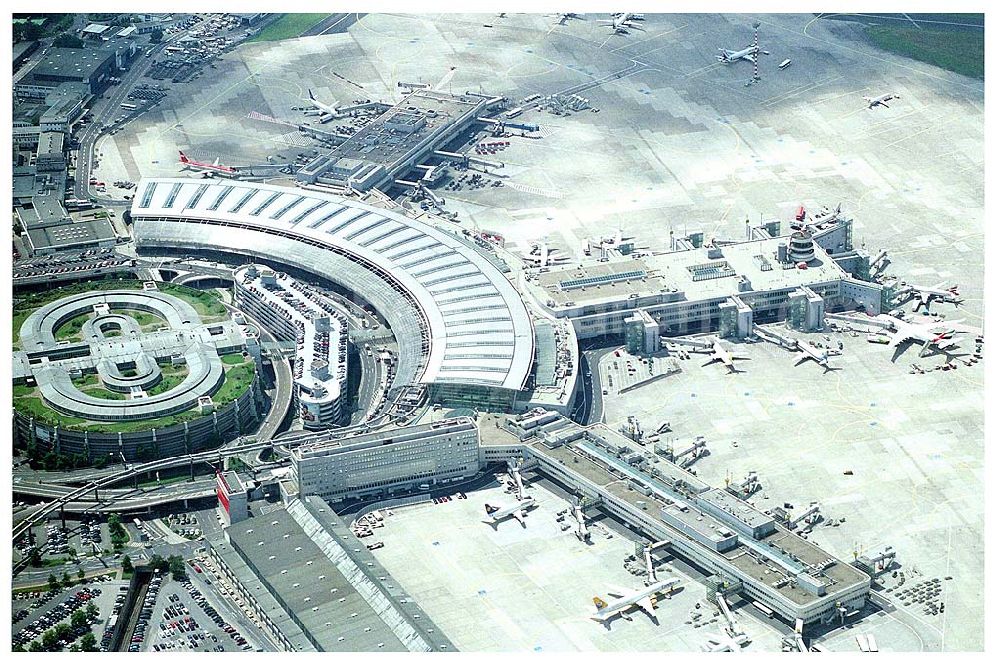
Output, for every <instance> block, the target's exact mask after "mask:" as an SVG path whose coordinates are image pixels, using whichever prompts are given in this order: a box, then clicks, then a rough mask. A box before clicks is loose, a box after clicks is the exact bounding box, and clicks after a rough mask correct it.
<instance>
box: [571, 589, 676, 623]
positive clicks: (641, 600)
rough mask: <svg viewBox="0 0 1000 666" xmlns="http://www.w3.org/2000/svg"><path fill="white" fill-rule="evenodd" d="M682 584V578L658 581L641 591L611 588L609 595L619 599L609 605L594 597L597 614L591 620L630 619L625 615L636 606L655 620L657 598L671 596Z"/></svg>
mask: <svg viewBox="0 0 1000 666" xmlns="http://www.w3.org/2000/svg"><path fill="white" fill-rule="evenodd" d="M680 582H681V579H680V578H668V579H667V580H658V581H656V582H655V583H652V584H650V585H647V586H646V587H644V588H642V589H639V590H632V589H629V588H626V587H617V586H615V587H611V588H610V589H609V591H608V594H610V595H611V596H614V597H617V598H616V599H615V600H614V601H612V602H610V603H608V602H607V601H605V600H604V599H601V598H600V597H594V606H596V607H597V612H596V613H593V614H592V615H591V616H590V619H591V620H594V621H596V622H608V621H610V620H613V619H614V618H615V617H617V616H618V615H621V616H622V617H623V618H625V619H630V618H628V617H627V616H626V615H624V613H625V612H626V611H629V610H631V609H632V608H633V607H634V606H638V607H639V608H641V609H642V610H644V611H646V612H647V613H649V615H650V616H651V617H653V618H655V617H656V598H657V597H659V596H660V595H669V594H671V593H672V592H673V591H674V590H675V589H676V585H677V584H678V583H680Z"/></svg>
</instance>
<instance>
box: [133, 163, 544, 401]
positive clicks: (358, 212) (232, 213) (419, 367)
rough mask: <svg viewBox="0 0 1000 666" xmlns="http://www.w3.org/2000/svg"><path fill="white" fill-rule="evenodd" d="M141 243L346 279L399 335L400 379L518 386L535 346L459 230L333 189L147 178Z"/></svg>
mask: <svg viewBox="0 0 1000 666" xmlns="http://www.w3.org/2000/svg"><path fill="white" fill-rule="evenodd" d="M131 214H132V218H133V219H134V220H136V224H135V231H136V239H137V241H138V243H139V245H140V247H141V246H143V245H147V246H174V247H188V248H192V247H202V248H206V249H217V250H221V251H228V252H236V253H241V254H251V255H253V256H255V257H257V258H258V259H263V258H270V259H272V260H274V261H275V262H280V263H283V264H285V265H291V266H296V267H299V268H302V269H304V270H307V271H309V272H311V273H313V274H316V275H319V276H322V277H324V278H326V279H328V280H331V281H333V282H336V283H339V284H341V285H343V286H345V287H348V288H351V289H354V290H355V291H357V292H358V293H359V294H361V295H362V296H364V297H365V298H366V300H368V301H369V302H371V303H372V304H373V305H374V306H375V307H376V308H378V309H379V310H380V312H381V313H382V314H383V315H384V316H385V317H386V318H387V319H388V321H389V322H390V324H391V325H392V327H393V330H394V331H395V332H396V336H397V339H398V340H399V343H400V366H399V370H398V375H397V376H398V378H399V380H400V381H419V382H423V383H435V382H439V383H440V382H444V383H456V384H471V385H484V386H493V387H498V388H505V389H511V390H520V389H521V388H523V387H524V385H525V382H526V380H527V377H528V373H529V372H530V370H531V365H532V361H533V356H534V338H533V334H532V326H531V320H530V318H529V316H528V312H527V310H526V308H525V306H524V303H523V302H522V300H521V296H520V294H519V293H518V292H517V290H516V289H515V288H514V286H513V285H512V284H511V283H510V282H509V281H508V280H507V278H506V277H505V276H504V275H503V273H501V272H500V270H499V269H498V268H496V266H494V265H493V264H492V263H491V262H490V261H489V260H488V259H487V258H486V257H485V256H483V255H482V254H480V253H479V252H478V251H477V250H476V249H475V248H474V247H473V246H471V245H470V244H467V243H466V242H465V241H463V240H461V239H460V238H459V237H457V236H454V235H452V234H449V233H448V232H446V231H444V230H442V229H439V228H437V227H435V226H433V225H430V224H426V223H424V222H421V221H419V220H415V219H413V218H410V217H408V216H406V215H404V214H402V213H400V212H397V211H392V210H385V209H382V208H377V207H374V206H369V205H366V204H363V203H361V202H358V201H354V200H351V199H346V198H344V197H341V196H338V195H336V194H333V193H327V192H319V191H312V190H300V189H293V188H286V187H277V186H273V185H264V184H258V183H244V182H225V181H211V182H206V181H204V180H195V179H189V178H162V179H160V178H157V179H146V180H143V181H142V182H140V183H139V186H138V188H137V189H136V196H135V199H134V200H133V202H132V209H131Z"/></svg>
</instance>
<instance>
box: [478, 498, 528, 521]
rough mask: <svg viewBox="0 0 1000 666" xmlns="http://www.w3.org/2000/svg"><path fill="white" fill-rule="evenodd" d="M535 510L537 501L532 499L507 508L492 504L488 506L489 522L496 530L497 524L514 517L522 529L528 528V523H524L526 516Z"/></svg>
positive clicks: (509, 505)
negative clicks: (529, 511)
mask: <svg viewBox="0 0 1000 666" xmlns="http://www.w3.org/2000/svg"><path fill="white" fill-rule="evenodd" d="M533 508H535V500H533V499H531V498H530V497H529V498H526V499H523V500H520V501H518V502H515V503H514V504H508V505H506V506H493V505H492V504H487V505H486V515H487V516H489V520H488V521H487V522H488V523H489V524H490V525H492V526H493V528H494V529H496V526H497V523H499V522H500V521H501V520H503V519H504V518H510V517H513V518H515V519H516V520H517V522H519V523H521V527H527V526H528V525H527V523H525V522H524V516H525V513H526V512H527V511H528V510H529V509H533Z"/></svg>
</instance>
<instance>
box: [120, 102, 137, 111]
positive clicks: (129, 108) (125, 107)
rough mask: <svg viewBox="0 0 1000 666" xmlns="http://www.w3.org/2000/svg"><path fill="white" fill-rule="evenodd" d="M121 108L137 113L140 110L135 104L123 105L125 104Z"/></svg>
mask: <svg viewBox="0 0 1000 666" xmlns="http://www.w3.org/2000/svg"><path fill="white" fill-rule="evenodd" d="M121 107H122V108H123V109H126V110H127V111H135V110H136V109H138V108H139V107H138V106H136V105H135V104H125V103H123V104H122V105H121Z"/></svg>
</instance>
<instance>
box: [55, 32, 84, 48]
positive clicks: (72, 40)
mask: <svg viewBox="0 0 1000 666" xmlns="http://www.w3.org/2000/svg"><path fill="white" fill-rule="evenodd" d="M52 46H58V47H60V48H64V49H82V48H83V40H82V39H80V38H79V37H77V36H76V35H71V34H69V33H68V32H64V33H63V34H61V35H59V36H58V37H56V38H55V39H54V40H52Z"/></svg>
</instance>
